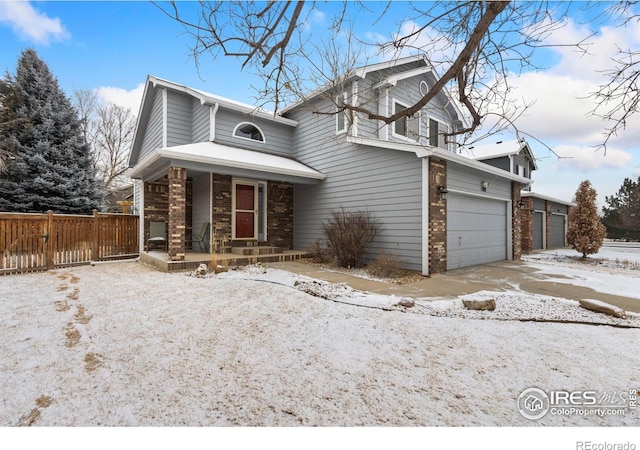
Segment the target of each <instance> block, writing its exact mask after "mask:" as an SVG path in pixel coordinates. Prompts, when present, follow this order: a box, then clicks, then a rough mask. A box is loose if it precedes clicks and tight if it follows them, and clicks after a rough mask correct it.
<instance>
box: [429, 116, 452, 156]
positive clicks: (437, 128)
mask: <svg viewBox="0 0 640 450" xmlns="http://www.w3.org/2000/svg"><path fill="white" fill-rule="evenodd" d="M448 132H449V126H448V125H447V124H446V123H443V122H440V121H438V120H436V119H432V118H429V145H430V146H432V147H439V148H442V149H445V150H450V144H448V143H447V139H446V137H445V135H444V134H445V133H448Z"/></svg>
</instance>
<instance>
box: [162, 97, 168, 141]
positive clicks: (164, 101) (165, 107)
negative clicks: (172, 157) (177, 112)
mask: <svg viewBox="0 0 640 450" xmlns="http://www.w3.org/2000/svg"><path fill="white" fill-rule="evenodd" d="M167 97H168V93H167V89H166V88H162V148H167V144H168V142H169V139H168V137H167V133H168V131H167V125H168V122H169V119H168V115H169V113H168V111H169V106H168V103H167Z"/></svg>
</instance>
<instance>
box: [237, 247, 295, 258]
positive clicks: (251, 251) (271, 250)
mask: <svg viewBox="0 0 640 450" xmlns="http://www.w3.org/2000/svg"><path fill="white" fill-rule="evenodd" d="M282 251H283V250H282V249H281V248H279V247H272V246H262V247H233V248H232V249H231V253H233V254H234V255H241V256H258V255H275V254H277V253H282Z"/></svg>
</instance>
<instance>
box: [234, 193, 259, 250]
mask: <svg viewBox="0 0 640 450" xmlns="http://www.w3.org/2000/svg"><path fill="white" fill-rule="evenodd" d="M234 189H235V192H234V195H235V212H234V214H235V230H234V231H235V239H255V238H256V225H257V222H256V198H257V195H256V194H257V191H258V188H257V185H255V184H243V183H235V188H234Z"/></svg>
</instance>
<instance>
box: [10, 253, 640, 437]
mask: <svg viewBox="0 0 640 450" xmlns="http://www.w3.org/2000/svg"><path fill="white" fill-rule="evenodd" d="M536 264H541V265H544V264H545V262H544V261H543V260H542V259H540V261H539V262H537V263H536ZM605 275H606V274H605ZM639 275H640V273H636V274H634V278H635V279H636V281H638V276H639ZM616 283H617V281H616ZM309 284H312V285H316V287H317V289H316V290H320V291H321V296H314V295H310V294H308V293H305V292H303V291H302V290H301V288H305V287H308V286H309ZM322 292H324V293H325V294H326V295H322ZM0 294H1V299H2V300H1V301H0V320H1V329H0V331H1V336H2V339H1V340H0V368H1V370H0V388H1V390H2V393H3V394H2V399H1V402H0V425H1V426H14V425H35V426H89V425H108V426H119V425H125V426H159V425H167V426H169V425H192V426H225V425H245V426H247V425H248V426H252V425H264V426H298V425H326V426H329V425H334V426H359V425H367V426H376V425H394V426H433V425H446V426H463V425H464V426H473V425H497V426H503V425H515V426H519V425H523V426H531V425H580V426H583V425H584V426H587V425H589V426H599V425H631V426H637V425H640V420H638V419H636V418H634V417H632V416H631V414H628V412H629V411H627V414H625V415H624V416H602V417H599V416H581V415H552V414H547V415H546V416H545V417H544V418H542V419H540V420H536V421H532V420H529V419H526V418H524V417H522V416H521V415H520V414H519V412H518V410H517V408H516V400H517V398H518V396H519V395H520V393H521V392H522V391H523V390H525V389H527V388H529V387H533V386H535V387H539V388H541V389H543V390H548V391H550V390H566V391H574V390H592V391H597V392H598V393H626V394H625V395H627V394H628V392H629V390H630V389H632V388H633V389H636V388H640V377H639V376H638V367H640V356H639V355H638V344H639V343H640V329H638V328H618V327H612V326H603V325H584V324H574V323H555V322H536V321H524V322H523V321H520V319H527V320H528V319H536V320H550V321H556V320H559V321H576V322H599V323H605V322H606V323H612V324H614V323H615V324H618V325H625V326H632V327H639V326H640V317H639V315H637V314H631V315H630V316H629V318H628V319H626V320H622V319H610V318H608V317H605V316H603V315H602V314H596V313H591V312H588V311H585V310H583V309H581V308H579V307H578V306H577V303H576V302H573V301H569V300H564V299H554V298H552V297H545V296H532V295H527V294H526V293H523V292H519V291H513V292H506V293H505V292H501V293H489V292H482V293H479V294H477V295H476V296H475V297H476V298H487V297H491V298H495V299H496V304H497V307H496V310H495V311H494V312H478V311H474V312H471V311H466V310H465V309H464V308H463V307H462V301H461V299H453V300H452V299H446V300H445V299H439V300H438V299H435V300H434V299H421V300H417V302H416V303H417V304H416V306H414V307H413V308H405V307H402V306H398V305H397V303H398V301H399V300H400V299H399V298H397V297H387V296H380V295H372V294H365V293H361V292H357V291H353V290H351V289H350V288H348V287H346V286H343V285H322V284H321V283H318V282H315V283H314V281H313V280H309V279H307V278H304V277H302V276H299V275H295V274H292V273H289V272H284V271H281V270H276V269H271V268H266V269H265V268H262V267H257V266H250V267H247V268H244V269H242V270H236V271H230V272H228V273H224V274H220V275H217V276H211V277H205V278H196V277H192V276H188V275H185V274H163V273H159V272H157V271H155V270H154V269H151V268H149V267H146V266H144V265H142V264H140V263H136V262H126V263H110V264H98V265H96V266H82V267H76V268H69V269H60V270H56V271H51V272H48V273H40V274H32V275H17V276H8V277H0ZM323 296H324V297H328V299H326V298H322V297H323ZM478 319H486V320H478ZM492 319H498V320H492Z"/></svg>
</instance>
